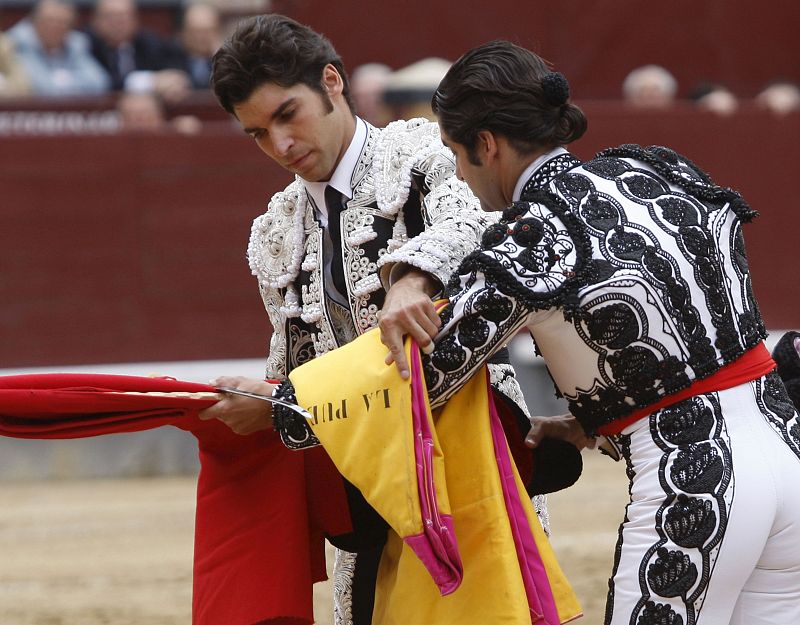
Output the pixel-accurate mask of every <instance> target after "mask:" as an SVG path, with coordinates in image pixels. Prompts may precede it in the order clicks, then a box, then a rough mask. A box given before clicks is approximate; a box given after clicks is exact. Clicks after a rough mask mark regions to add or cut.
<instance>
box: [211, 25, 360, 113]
mask: <svg viewBox="0 0 800 625" xmlns="http://www.w3.org/2000/svg"><path fill="white" fill-rule="evenodd" d="M328 64H330V65H333V67H335V68H336V71H338V72H339V74H340V75H341V77H342V82H343V83H344V88H343V90H342V95H343V96H344V98H345V101H346V102H347V104H348V106H349V107H350V110H351V111H353V110H354V105H353V100H352V98H351V96H350V83H349V81H348V78H347V74H346V72H345V70H344V64H343V63H342V59H341V58H340V57H339V55H338V53H337V52H336V50H335V49H334V47H333V45H332V44H331V42H330V41H329V40H328V39H327V38H325V37H324V36H323V35H321V34H319V33H317V32H315V31H313V30H311V29H310V28H309V27H308V26H304V25H303V24H300V23H298V22H296V21H294V20H293V19H291V18H288V17H286V16H284V15H278V14H275V13H273V14H269V15H258V16H256V17H252V18H249V19H246V20H244V21H243V22H241V23H240V24H239V26H238V27H237V28H236V30H235V32H234V33H233V34H232V35H231V36H230V37H229V38H228V39H227V40H226V41H225V43H223V44H222V47H220V49H219V50H217V52H216V54H214V58H213V59H212V69H211V86H212V89H213V90H214V94H215V95H216V96H217V100H219V103H220V104H221V105H222V107H223V108H224V109H225V110H226V111H228V112H229V113H231V114H233V112H234V110H233V107H234V106H236V105H237V104H241V103H242V102H244V101H245V100H247V99H248V98H249V97H250V96H251V95H252V94H253V92H254V91H255V90H256V89H257V88H258V87H260V86H261V85H263V84H265V83H275V84H276V85H278V86H281V87H293V86H294V85H297V84H304V85H307V86H308V87H310V88H311V89H313V90H315V91H317V92H318V93H320V94H321V95H322V96H323V98H325V100H326V102H327V103H328V106H329V107H330V100H328V99H327V98H328V95H327V93H326V91H325V88H324V87H323V85H322V70H323V69H324V68H325V66H326V65H328Z"/></svg>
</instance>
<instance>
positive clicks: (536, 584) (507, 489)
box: [489, 389, 561, 625]
mask: <svg viewBox="0 0 800 625" xmlns="http://www.w3.org/2000/svg"><path fill="white" fill-rule="evenodd" d="M489 416H490V418H491V429H492V441H493V443H494V451H495V457H496V459H497V468H498V470H499V473H500V482H501V485H502V489H503V498H504V499H505V504H506V510H507V511H508V519H509V523H510V525H511V533H512V534H513V536H514V545H515V546H516V549H517V560H518V561H519V566H520V572H521V573H522V580H523V583H524V584H525V593H526V595H527V597H528V605H529V607H530V611H531V623H543V625H559V623H560V622H561V621H560V619H559V617H558V608H557V606H556V602H555V598H554V597H553V592H552V589H551V587H550V580H549V578H548V577H547V571H546V570H545V566H544V562H542V558H541V555H540V554H539V549H538V548H537V546H536V539H535V538H534V536H533V534H532V532H531V530H530V525H529V524H528V517H527V515H526V514H525V508H524V507H523V504H522V500H521V499H520V495H519V489H518V488H517V483H516V480H515V477H514V471H513V466H512V460H511V456H510V452H509V450H508V445H507V443H506V437H505V433H504V431H503V425H502V423H501V422H500V415H498V413H497V409H496V407H495V404H494V399H493V398H492V393H491V389H490V392H489Z"/></svg>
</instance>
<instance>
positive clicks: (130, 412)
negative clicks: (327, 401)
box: [0, 374, 351, 625]
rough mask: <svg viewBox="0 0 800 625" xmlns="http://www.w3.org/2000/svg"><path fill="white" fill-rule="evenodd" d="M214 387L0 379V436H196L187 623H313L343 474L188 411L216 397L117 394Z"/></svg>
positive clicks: (261, 435) (318, 455)
mask: <svg viewBox="0 0 800 625" xmlns="http://www.w3.org/2000/svg"><path fill="white" fill-rule="evenodd" d="M124 391H132V392H140V393H142V392H160V393H174V392H184V393H186V392H188V393H202V392H213V391H214V389H213V387H210V386H207V385H204V384H197V383H193V382H184V381H180V380H174V379H172V378H148V377H139V376H120V375H104V374H41V375H20V376H0V435H3V436H10V437H15V438H43V439H55V438H59V439H63V438H83V437H90V436H99V435H103V434H113V433H121V432H136V431H141V430H147V429H152V428H156V427H161V426H164V425H172V426H175V427H179V428H181V429H183V430H186V431H188V432H191V433H192V434H193V435H194V436H195V437H196V438H197V441H198V448H199V457H200V467H201V468H200V475H199V478H198V484H197V512H196V523H195V554H194V577H193V584H194V587H193V607H192V623H193V625H220V624H221V623H224V624H225V625H253V624H254V623H260V622H264V621H266V622H269V621H270V620H277V619H280V618H293V619H297V620H298V621H305V622H307V623H309V624H311V623H313V621H314V616H313V598H312V583H313V582H316V581H321V580H324V579H326V569H325V545H324V536H325V535H326V534H328V535H333V534H340V533H345V532H348V531H350V529H351V527H350V521H349V516H348V514H347V512H348V508H347V500H346V497H345V493H344V487H343V485H342V481H341V477H340V476H339V475H338V473H337V472H336V470H335V468H334V467H333V464H332V463H331V462H330V460H329V459H328V458H327V456H326V455H325V453H324V451H323V450H322V449H321V448H320V449H314V450H309V451H307V452H301V453H298V452H292V451H289V450H288V449H286V448H285V447H284V446H283V445H282V444H281V442H280V440H279V438H278V437H277V436H276V435H275V434H274V433H273V432H271V431H267V432H258V433H256V434H252V435H250V436H239V435H237V434H234V433H233V432H231V430H230V429H228V427H227V426H225V425H224V424H222V423H220V422H219V421H216V420H213V421H201V420H200V419H198V418H197V413H198V412H199V411H200V410H202V409H203V408H206V407H208V406H210V405H212V404H213V403H215V401H216V399H213V398H211V399H205V398H203V399H200V398H196V397H186V396H172V397H170V396H161V395H124V394H121V393H120V392H124Z"/></svg>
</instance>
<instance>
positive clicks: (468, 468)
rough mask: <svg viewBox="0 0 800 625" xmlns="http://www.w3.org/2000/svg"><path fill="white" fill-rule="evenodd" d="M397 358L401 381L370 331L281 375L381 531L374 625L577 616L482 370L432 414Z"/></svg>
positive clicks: (411, 352)
mask: <svg viewBox="0 0 800 625" xmlns="http://www.w3.org/2000/svg"><path fill="white" fill-rule="evenodd" d="M406 352H407V355H408V357H409V362H410V363H412V367H413V369H414V375H412V380H411V381H407V380H403V379H402V378H401V377H400V376H399V374H398V373H397V370H396V367H395V366H394V365H392V366H387V365H385V364H384V358H385V355H386V348H385V347H384V346H383V345H382V344H381V342H380V335H379V331H378V330H377V329H375V330H372V331H370V332H368V333H366V334H364V335H362V336H361V337H359V338H358V339H356V340H355V341H353V342H352V343H350V344H348V345H346V346H344V347H341V348H339V349H337V350H334V351H333V352H330V353H329V354H326V355H325V356H323V357H321V358H317V359H315V360H313V361H311V362H309V363H307V364H305V365H303V366H301V367H299V368H297V369H295V370H294V371H293V372H292V373H291V375H290V376H289V377H290V379H291V381H292V383H293V384H294V387H295V391H296V394H297V399H298V403H299V404H300V405H301V406H303V407H304V408H306V409H307V410H309V412H310V413H311V414H312V415H314V419H313V420H312V421H311V427H312V429H313V430H314V433H315V434H316V436H317V437H318V438H319V440H320V441H321V443H322V444H323V445H324V447H325V449H326V451H327V452H328V454H329V455H330V457H331V459H332V460H333V462H334V464H336V467H337V468H338V469H339V471H340V472H341V474H342V475H343V476H344V477H345V478H346V479H347V480H348V481H350V482H351V483H352V484H354V485H355V486H356V487H357V488H359V490H360V491H361V492H362V494H363V495H364V497H365V499H366V500H367V501H368V502H369V503H370V504H371V505H372V506H373V507H374V508H375V510H376V511H377V512H378V513H379V514H380V515H381V516H382V517H383V518H384V519H385V520H386V522H387V523H388V524H389V526H390V527H391V530H390V532H389V538H388V542H387V545H386V547H385V549H384V553H383V558H382V560H381V564H380V569H379V573H378V582H377V588H376V598H375V610H374V617H373V623H374V625H418V624H419V625H428V624H436V625H450V624H452V625H485V624H486V623H492V624H498V623H503V624H509V625H511V624H514V625H516V624H519V625H523V624H526V625H527V624H529V623H542V624H546V625H556V624H557V623H565V622H567V621H570V620H572V619H574V618H576V617H578V616H580V615H581V608H580V605H579V603H578V601H577V598H576V597H575V595H574V593H573V591H572V588H571V587H570V585H569V583H568V582H567V580H566V578H565V576H564V574H563V573H562V571H561V568H560V567H559V565H558V562H557V561H556V558H555V555H554V554H553V551H552V549H551V547H550V544H549V542H548V540H547V537H546V535H545V533H544V531H543V530H542V527H541V524H540V523H539V519H538V517H537V516H536V512H535V510H534V508H533V505H532V504H531V501H530V499H529V498H528V496H527V494H526V492H525V489H524V486H523V484H522V482H521V480H520V478H519V475H518V474H517V472H516V468H515V467H514V465H513V461H511V460H510V458H511V454H510V451H509V449H508V445H507V443H506V441H505V438H504V436H503V433H502V428H501V427H499V419H498V417H497V415H496V413H495V412H494V408H493V404H492V402H491V396H490V393H489V390H488V382H487V379H488V376H487V373H486V370H485V369H484V370H483V371H481V372H479V373H478V374H477V375H475V376H474V377H473V378H472V380H470V382H468V383H467V384H466V385H465V386H464V387H463V388H462V389H461V390H460V391H459V392H458V393H457V394H456V395H455V396H454V397H453V398H452V399H451V400H450V401H449V402H447V404H446V405H445V406H444V407H443V408H441V409H439V410H437V411H436V412H435V413H433V414H432V413H431V410H430V406H429V404H428V401H427V393H426V392H425V391H424V380H423V379H422V373H421V359H420V355H419V350H418V349H417V348H416V346H413V345H411V344H410V343H407V345H406ZM420 389H422V392H421V393H420ZM453 534H455V536H453Z"/></svg>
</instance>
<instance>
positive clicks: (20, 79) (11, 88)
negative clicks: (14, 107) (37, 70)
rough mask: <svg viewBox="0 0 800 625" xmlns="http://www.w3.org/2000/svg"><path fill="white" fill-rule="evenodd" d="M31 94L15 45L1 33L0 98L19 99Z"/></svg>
mask: <svg viewBox="0 0 800 625" xmlns="http://www.w3.org/2000/svg"><path fill="white" fill-rule="evenodd" d="M30 92H31V84H30V81H29V80H28V75H27V74H26V73H25V67H24V66H23V65H22V62H21V61H20V60H19V57H18V56H17V53H16V51H15V50H14V43H13V42H12V41H11V39H9V38H8V36H7V35H5V34H4V33H0V98H19V97H24V96H26V95H28V94H29V93H30Z"/></svg>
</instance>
